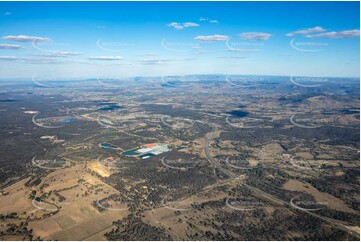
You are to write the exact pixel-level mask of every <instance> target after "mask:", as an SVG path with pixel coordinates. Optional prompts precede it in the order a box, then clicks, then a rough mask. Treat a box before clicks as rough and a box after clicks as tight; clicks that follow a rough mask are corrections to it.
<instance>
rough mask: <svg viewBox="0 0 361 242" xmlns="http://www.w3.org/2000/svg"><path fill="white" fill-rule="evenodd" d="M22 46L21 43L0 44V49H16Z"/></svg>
mask: <svg viewBox="0 0 361 242" xmlns="http://www.w3.org/2000/svg"><path fill="white" fill-rule="evenodd" d="M21 48H23V47H22V46H21V45H11V44H0V49H7V50H17V49H21Z"/></svg>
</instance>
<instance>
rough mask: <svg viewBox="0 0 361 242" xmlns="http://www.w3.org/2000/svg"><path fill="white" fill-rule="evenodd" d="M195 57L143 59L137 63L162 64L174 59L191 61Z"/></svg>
mask: <svg viewBox="0 0 361 242" xmlns="http://www.w3.org/2000/svg"><path fill="white" fill-rule="evenodd" d="M192 60H195V58H176V59H143V60H140V61H139V62H138V63H139V64H142V65H164V64H167V63H169V62H174V61H192Z"/></svg>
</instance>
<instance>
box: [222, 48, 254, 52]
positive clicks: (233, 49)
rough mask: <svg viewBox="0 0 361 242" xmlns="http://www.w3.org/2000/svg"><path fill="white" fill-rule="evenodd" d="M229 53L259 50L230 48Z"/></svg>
mask: <svg viewBox="0 0 361 242" xmlns="http://www.w3.org/2000/svg"><path fill="white" fill-rule="evenodd" d="M228 51H233V52H257V51H258V49H243V48H229V49H228Z"/></svg>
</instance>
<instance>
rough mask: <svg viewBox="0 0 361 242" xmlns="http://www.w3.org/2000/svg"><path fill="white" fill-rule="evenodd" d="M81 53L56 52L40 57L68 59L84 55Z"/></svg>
mask: <svg viewBox="0 0 361 242" xmlns="http://www.w3.org/2000/svg"><path fill="white" fill-rule="evenodd" d="M82 54H83V53H81V52H72V51H54V52H51V53H48V54H38V56H45V57H68V56H78V55H82Z"/></svg>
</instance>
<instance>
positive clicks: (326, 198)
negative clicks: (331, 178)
mask: <svg viewBox="0 0 361 242" xmlns="http://www.w3.org/2000/svg"><path fill="white" fill-rule="evenodd" d="M283 188H285V189H286V190H289V191H300V192H306V193H308V194H310V195H312V196H313V197H314V198H315V200H316V201H318V202H325V204H326V206H328V207H329V208H331V209H335V210H338V211H342V212H346V213H355V214H357V212H356V211H355V210H353V209H352V208H350V207H348V206H347V205H346V204H345V203H344V202H343V201H342V200H340V199H338V198H337V197H334V196H332V195H330V194H328V193H325V192H320V191H318V190H317V189H316V188H315V187H313V186H312V185H311V184H309V183H303V182H300V181H297V180H289V181H288V182H286V183H285V184H284V185H283Z"/></svg>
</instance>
